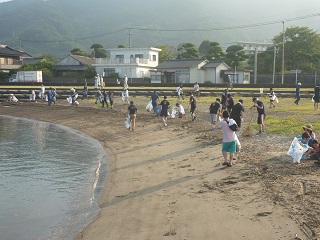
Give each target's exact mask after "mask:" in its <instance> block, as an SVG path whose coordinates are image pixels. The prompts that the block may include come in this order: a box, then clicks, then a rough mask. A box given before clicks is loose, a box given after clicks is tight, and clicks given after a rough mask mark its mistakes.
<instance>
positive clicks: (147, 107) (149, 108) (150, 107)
mask: <svg viewBox="0 0 320 240" xmlns="http://www.w3.org/2000/svg"><path fill="white" fill-rule="evenodd" d="M146 109H147V111H148V112H150V111H151V110H152V109H153V106H152V101H151V100H150V102H148V104H147V106H146Z"/></svg>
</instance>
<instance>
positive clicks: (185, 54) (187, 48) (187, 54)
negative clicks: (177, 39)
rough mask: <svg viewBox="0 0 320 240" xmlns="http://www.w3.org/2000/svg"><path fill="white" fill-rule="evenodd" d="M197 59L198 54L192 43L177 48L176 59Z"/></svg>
mask: <svg viewBox="0 0 320 240" xmlns="http://www.w3.org/2000/svg"><path fill="white" fill-rule="evenodd" d="M190 58H199V52H198V49H197V48H196V45H194V44H193V43H182V44H180V46H179V47H178V56H177V59H190Z"/></svg>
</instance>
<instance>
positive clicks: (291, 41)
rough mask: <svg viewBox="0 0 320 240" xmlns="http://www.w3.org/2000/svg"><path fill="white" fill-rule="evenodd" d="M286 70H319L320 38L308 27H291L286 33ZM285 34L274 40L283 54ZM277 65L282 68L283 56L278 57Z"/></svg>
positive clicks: (280, 34)
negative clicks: (317, 61) (317, 62)
mask: <svg viewBox="0 0 320 240" xmlns="http://www.w3.org/2000/svg"><path fill="white" fill-rule="evenodd" d="M284 36H285V41H284V50H285V51H284V52H285V62H284V66H285V70H292V69H299V70H301V71H303V72H309V73H310V72H313V71H315V70H316V69H319V65H318V66H317V64H316V60H315V59H317V57H316V56H317V55H319V54H320V36H319V34H317V33H316V32H315V31H313V30H311V29H310V28H308V27H291V28H287V29H286V31H285V32H284ZM282 39H283V33H279V34H278V35H277V36H275V37H274V38H273V43H274V44H275V45H276V46H278V48H279V52H280V53H282V41H283V40H282ZM277 65H278V66H282V54H278V55H277Z"/></svg>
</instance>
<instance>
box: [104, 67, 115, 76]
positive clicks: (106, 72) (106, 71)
mask: <svg viewBox="0 0 320 240" xmlns="http://www.w3.org/2000/svg"><path fill="white" fill-rule="evenodd" d="M103 71H104V73H105V76H109V75H111V74H113V73H115V72H116V69H115V68H104V69H103Z"/></svg>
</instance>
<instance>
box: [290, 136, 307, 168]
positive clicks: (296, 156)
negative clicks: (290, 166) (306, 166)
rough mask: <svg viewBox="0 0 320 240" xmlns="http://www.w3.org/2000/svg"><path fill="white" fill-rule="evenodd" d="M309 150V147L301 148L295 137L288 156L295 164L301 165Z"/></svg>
mask: <svg viewBox="0 0 320 240" xmlns="http://www.w3.org/2000/svg"><path fill="white" fill-rule="evenodd" d="M307 150H308V147H306V146H301V145H300V143H299V141H298V139H297V138H296V137H295V138H294V139H293V141H292V143H291V145H290V147H289V150H288V152H287V154H288V155H289V156H291V157H292V158H293V163H300V160H301V158H302V155H303V154H304V153H305V152H306V151H307Z"/></svg>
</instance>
